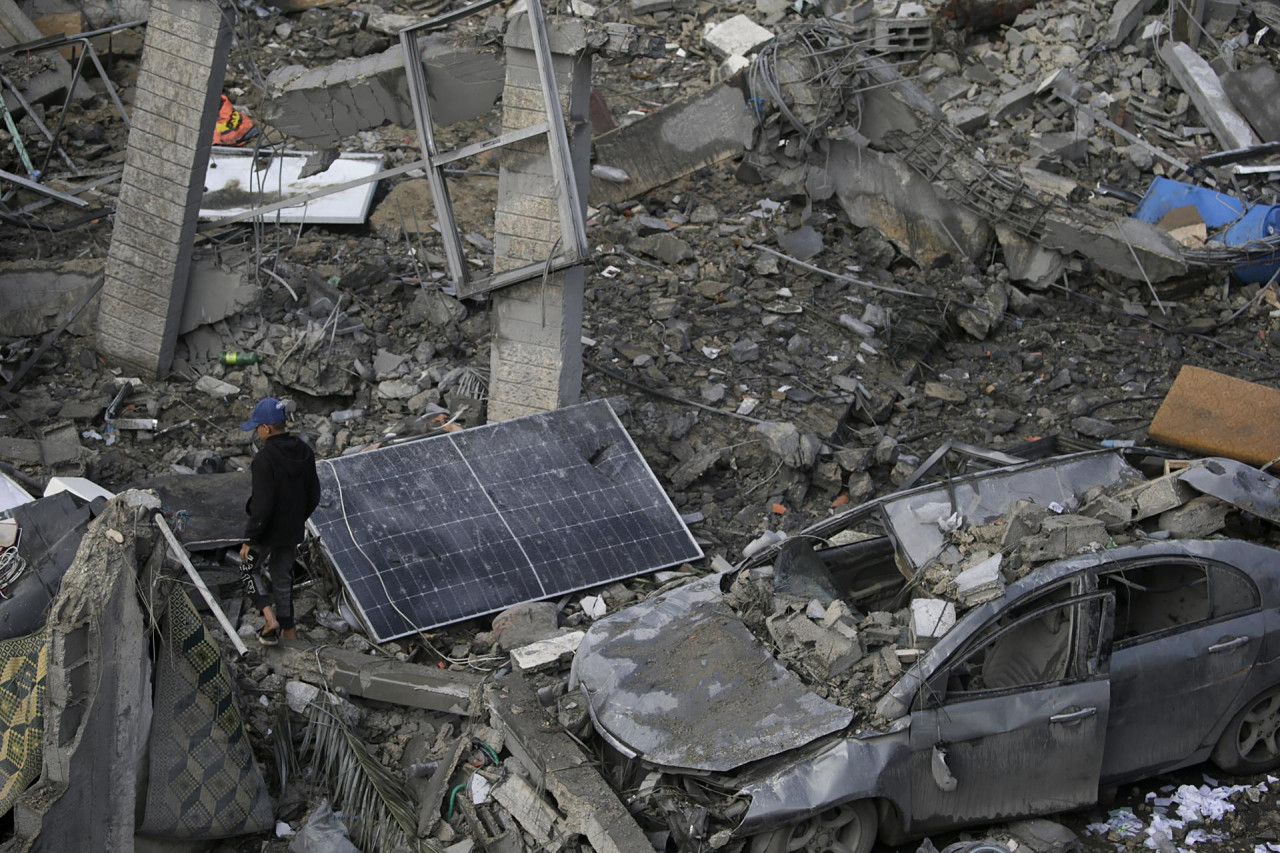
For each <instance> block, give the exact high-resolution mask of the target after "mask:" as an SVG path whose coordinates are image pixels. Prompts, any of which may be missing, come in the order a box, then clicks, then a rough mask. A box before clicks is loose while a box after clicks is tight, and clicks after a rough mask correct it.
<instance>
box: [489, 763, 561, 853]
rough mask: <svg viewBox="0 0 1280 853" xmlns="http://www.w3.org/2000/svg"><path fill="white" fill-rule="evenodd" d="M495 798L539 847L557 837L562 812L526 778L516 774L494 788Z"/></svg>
mask: <svg viewBox="0 0 1280 853" xmlns="http://www.w3.org/2000/svg"><path fill="white" fill-rule="evenodd" d="M493 798H494V799H495V800H497V801H498V804H499V805H500V806H502V807H503V808H504V809H506V810H507V811H508V812H510V813H511V816H512V817H514V818H515V819H516V823H518V824H520V828H521V829H523V830H524V831H525V832H527V833H529V834H530V835H532V836H533V839H534V840H535V841H537V842H538V843H539V844H546V843H547V842H548V841H550V840H551V839H552V838H553V837H554V836H555V834H556V824H557V823H559V821H560V813H559V812H557V811H556V810H555V808H554V807H553V806H552V805H551V804H550V803H548V802H547V801H546V799H545V798H544V797H543V796H542V793H541V792H540V791H538V790H537V789H536V788H534V787H533V786H532V785H530V784H529V782H528V781H527V780H526V779H525V778H524V777H522V776H517V775H515V774H512V775H510V776H508V777H507V778H506V779H503V780H502V781H501V782H499V783H498V784H497V785H494V786H493Z"/></svg>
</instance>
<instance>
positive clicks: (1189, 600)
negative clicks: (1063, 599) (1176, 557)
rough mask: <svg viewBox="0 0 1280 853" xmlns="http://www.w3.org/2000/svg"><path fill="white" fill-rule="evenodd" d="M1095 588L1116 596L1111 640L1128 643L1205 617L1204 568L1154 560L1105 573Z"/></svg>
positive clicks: (1122, 643) (1207, 600)
mask: <svg viewBox="0 0 1280 853" xmlns="http://www.w3.org/2000/svg"><path fill="white" fill-rule="evenodd" d="M1098 587H1099V589H1103V590H1110V591H1112V592H1113V593H1114V594H1115V597H1116V621H1115V643H1116V645H1117V646H1126V645H1132V644H1133V643H1134V642H1138V641H1140V640H1144V639H1152V638H1154V637H1156V636H1163V635H1165V634H1168V633H1171V632H1173V631H1175V630H1178V629H1180V628H1184V627H1186V626H1189V625H1194V624H1196V623H1198V622H1203V621H1205V620H1207V619H1208V618H1209V612H1210V611H1209V578H1208V567H1207V566H1206V565H1204V564H1196V563H1156V564H1151V565H1142V566H1131V567H1129V568H1125V569H1122V570H1120V571H1115V572H1107V573H1105V574H1103V575H1101V576H1100V577H1099V578H1098Z"/></svg>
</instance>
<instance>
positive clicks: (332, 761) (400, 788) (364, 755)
mask: <svg viewBox="0 0 1280 853" xmlns="http://www.w3.org/2000/svg"><path fill="white" fill-rule="evenodd" d="M335 700H336V697H334V696H333V695H332V694H330V693H328V692H327V691H323V690H322V691H321V692H320V694H319V695H318V696H317V697H316V699H315V701H313V702H312V703H311V705H310V706H309V707H308V709H307V716H308V718H309V720H308V725H307V731H306V733H305V735H304V736H303V744H302V753H303V754H305V755H309V757H310V759H311V761H312V763H313V764H314V765H315V772H316V778H317V779H318V780H320V781H321V782H322V784H327V785H328V787H329V794H330V800H331V802H332V803H333V807H334V810H335V811H337V810H340V811H343V812H345V813H346V814H348V815H350V821H349V827H350V830H351V834H352V837H353V840H354V841H355V843H356V844H357V845H358V846H359V847H360V848H361V849H363V850H367V851H382V850H397V849H407V850H412V851H415V853H441V851H440V848H439V846H438V845H436V844H435V843H434V842H433V841H431V840H430V839H421V838H418V837H417V825H418V816H417V810H416V809H415V807H414V804H413V800H412V798H411V797H410V796H409V792H408V791H407V790H406V788H405V786H404V785H403V783H401V782H400V780H399V779H397V778H396V777H395V776H393V775H391V773H390V771H388V770H387V769H386V768H385V767H383V766H382V765H381V764H380V763H379V762H378V760H377V759H376V758H374V757H373V756H372V755H371V754H370V753H369V750H368V748H367V747H366V746H365V745H364V744H363V743H362V742H361V741H360V739H359V738H357V737H356V736H355V734H354V733H353V732H352V731H351V729H350V727H349V726H348V725H347V724H346V722H345V721H344V720H343V719H342V718H341V716H340V715H339V714H337V713H335V712H334V710H333V709H334V708H335V707H336V702H335Z"/></svg>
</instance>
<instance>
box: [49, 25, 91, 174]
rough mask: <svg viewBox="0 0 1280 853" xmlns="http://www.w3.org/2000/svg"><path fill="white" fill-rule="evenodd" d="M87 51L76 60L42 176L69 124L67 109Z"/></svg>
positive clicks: (81, 52) (74, 91) (82, 52)
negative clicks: (65, 126)
mask: <svg viewBox="0 0 1280 853" xmlns="http://www.w3.org/2000/svg"><path fill="white" fill-rule="evenodd" d="M84 55H85V51H83V50H82V51H80V57H79V58H78V59H77V60H76V67H75V70H74V71H72V72H71V82H69V83H68V84H67V97H66V98H65V99H64V100H63V101H62V111H61V112H60V113H58V126H57V127H56V128H55V129H54V131H53V139H51V140H50V141H49V150H48V151H46V152H45V153H44V162H43V163H41V164H40V174H44V170H45V169H47V168H49V158H50V157H52V156H53V149H54V146H55V145H57V140H58V137H60V136H62V127H63V125H65V124H66V123H67V109H68V108H69V107H70V106H71V98H72V97H73V96H74V95H75V93H76V86H77V85H78V84H79V83H80V71H81V69H83V68H84Z"/></svg>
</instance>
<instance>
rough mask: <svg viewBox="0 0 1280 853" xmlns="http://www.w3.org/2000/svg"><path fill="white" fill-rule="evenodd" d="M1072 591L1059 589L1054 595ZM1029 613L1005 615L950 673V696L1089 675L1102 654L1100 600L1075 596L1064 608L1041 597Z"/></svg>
mask: <svg viewBox="0 0 1280 853" xmlns="http://www.w3.org/2000/svg"><path fill="white" fill-rule="evenodd" d="M1067 592H1069V588H1068V587H1067V586H1065V585H1064V586H1062V587H1059V589H1058V590H1056V591H1055V594H1064V593H1067ZM1032 604H1033V605H1038V606H1033V607H1031V608H1030V609H1028V608H1027V607H1023V608H1018V610H1019V611H1021V613H1019V612H1010V613H1008V614H1006V615H1005V616H1003V617H1001V619H1000V620H998V621H997V622H996V623H995V624H993V625H992V626H991V628H990V629H988V630H987V631H986V632H985V633H986V634H987V637H988V638H987V639H985V640H982V641H980V642H979V644H978V646H977V647H976V648H974V649H973V650H972V651H970V652H968V653H966V654H965V655H964V656H963V657H962V658H961V659H960V660H959V661H958V662H956V663H955V664H954V665H952V666H951V667H950V669H949V673H948V680H947V694H948V697H949V698H951V699H965V698H969V697H968V696H967V694H971V693H978V692H985V691H993V690H1016V689H1024V688H1029V687H1034V686H1036V685H1042V684H1052V683H1055V682H1060V681H1067V680H1071V679H1075V678H1081V677H1087V676H1088V675H1091V674H1093V673H1094V672H1095V671H1096V667H1095V666H1093V665H1092V664H1093V662H1094V659H1095V657H1096V655H1097V651H1098V643H1097V637H1098V631H1097V627H1098V625H1097V623H1098V615H1099V613H1100V611H1101V608H1100V606H1099V600H1098V599H1097V598H1090V599H1087V600H1083V601H1082V600H1080V599H1079V598H1074V599H1071V600H1069V601H1066V602H1063V603H1062V604H1057V605H1054V604H1052V603H1047V602H1046V597H1039V598H1038V599H1037V600H1036V601H1035V602H1033V603H1032Z"/></svg>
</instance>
